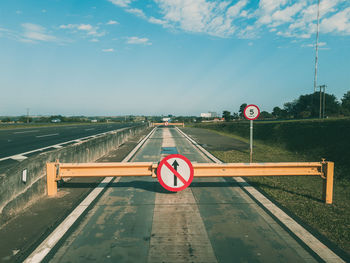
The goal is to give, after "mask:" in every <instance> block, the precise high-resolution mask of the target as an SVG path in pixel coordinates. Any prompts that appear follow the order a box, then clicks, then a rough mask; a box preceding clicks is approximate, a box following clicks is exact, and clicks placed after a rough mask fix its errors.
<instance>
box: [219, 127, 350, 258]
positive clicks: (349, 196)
mask: <svg viewBox="0 0 350 263" xmlns="http://www.w3.org/2000/svg"><path fill="white" fill-rule="evenodd" d="M216 132H217V131H216ZM218 133H220V134H223V135H226V136H230V137H234V138H236V139H240V140H242V141H247V139H246V138H242V137H240V136H237V135H235V134H232V133H224V132H218ZM213 154H214V155H215V156H216V157H218V158H220V159H221V160H223V161H224V162H249V151H246V152H241V151H235V150H232V151H214V152H213ZM253 161H254V162H296V161H299V162H300V161H320V160H313V159H312V158H311V157H309V156H307V155H302V154H298V153H297V152H292V151H288V150H286V149H285V148H283V147H278V146H271V145H268V144H265V143H263V142H261V141H257V142H255V145H254V155H253ZM337 172H338V173H339V172H342V171H341V170H339V169H338V170H337ZM338 178H341V179H336V180H335V183H334V199H333V201H334V203H333V204H332V205H326V204H324V202H323V201H322V179H321V178H320V177H306V176H288V177H249V178H246V179H247V180H248V181H249V182H250V183H251V184H252V185H253V186H255V187H257V188H258V189H261V190H262V191H263V192H265V193H266V194H267V195H268V196H270V197H272V198H273V199H274V200H275V201H277V202H278V203H279V204H280V205H282V206H283V207H285V208H287V209H288V210H289V211H290V212H292V213H293V214H295V215H296V216H297V217H299V218H300V219H301V220H302V221H303V222H305V223H306V224H308V225H309V226H311V227H312V228H313V229H315V230H317V231H318V232H319V233H321V234H323V235H324V236H326V237H327V238H328V239H329V240H331V241H332V242H334V243H335V244H337V245H338V246H339V247H340V248H342V249H343V250H344V251H346V252H347V253H349V254H350V231H349V229H350V181H349V180H346V179H344V178H346V176H338Z"/></svg>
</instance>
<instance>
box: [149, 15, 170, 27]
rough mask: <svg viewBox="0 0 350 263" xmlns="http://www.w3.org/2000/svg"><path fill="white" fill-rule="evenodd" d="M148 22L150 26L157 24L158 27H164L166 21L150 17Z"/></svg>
mask: <svg viewBox="0 0 350 263" xmlns="http://www.w3.org/2000/svg"><path fill="white" fill-rule="evenodd" d="M148 22H150V23H152V24H158V25H165V24H166V21H165V20H162V19H158V18H155V17H153V16H151V17H150V18H149V19H148Z"/></svg>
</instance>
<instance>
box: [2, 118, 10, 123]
mask: <svg viewBox="0 0 350 263" xmlns="http://www.w3.org/2000/svg"><path fill="white" fill-rule="evenodd" d="M1 121H2V122H10V121H11V119H10V118H9V117H6V118H3V119H2V120H1Z"/></svg>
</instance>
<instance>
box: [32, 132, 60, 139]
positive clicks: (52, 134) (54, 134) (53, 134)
mask: <svg viewBox="0 0 350 263" xmlns="http://www.w3.org/2000/svg"><path fill="white" fill-rule="evenodd" d="M56 135H60V134H59V133H51V134H45V135H38V136H35V137H36V138H42V137H51V136H56Z"/></svg>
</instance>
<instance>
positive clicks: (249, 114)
mask: <svg viewBox="0 0 350 263" xmlns="http://www.w3.org/2000/svg"><path fill="white" fill-rule="evenodd" d="M243 114H244V117H245V118H246V119H248V120H250V163H251V162H252V161H253V120H256V119H257V118H259V115H260V109H259V107H258V106H256V105H254V104H249V105H248V106H247V107H245V108H244V111H243Z"/></svg>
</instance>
